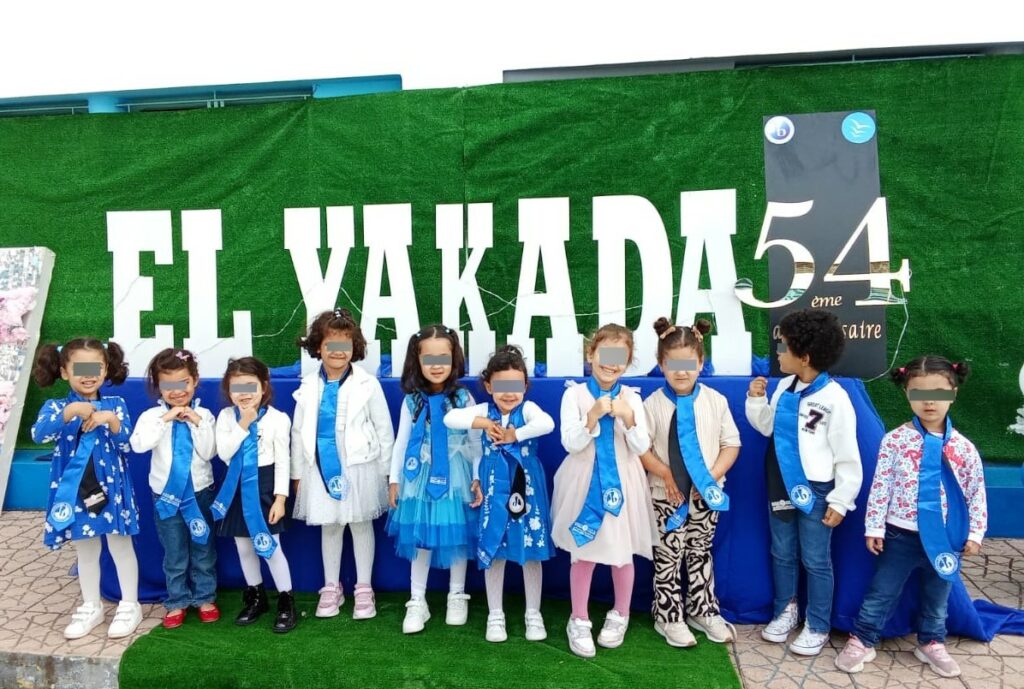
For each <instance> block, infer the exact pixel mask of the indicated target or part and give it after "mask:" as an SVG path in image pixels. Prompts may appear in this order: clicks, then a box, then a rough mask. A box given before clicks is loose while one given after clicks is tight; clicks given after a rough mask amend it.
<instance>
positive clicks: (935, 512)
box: [914, 416, 969, 581]
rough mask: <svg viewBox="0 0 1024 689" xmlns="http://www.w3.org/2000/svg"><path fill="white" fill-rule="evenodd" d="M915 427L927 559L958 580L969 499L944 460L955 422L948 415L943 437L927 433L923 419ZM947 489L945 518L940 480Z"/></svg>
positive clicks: (919, 501) (943, 574) (920, 515)
mask: <svg viewBox="0 0 1024 689" xmlns="http://www.w3.org/2000/svg"><path fill="white" fill-rule="evenodd" d="M914 427H915V428H917V431H918V433H920V434H921V438H922V439H923V441H924V451H923V453H922V455H921V467H920V470H919V477H918V491H917V528H918V531H919V532H920V534H921V543H922V545H924V551H925V553H927V554H928V560H929V561H930V562H931V563H932V567H934V568H935V571H936V572H937V573H938V575H939V576H940V577H942V578H943V579H945V580H946V581H956V580H957V577H958V576H959V573H960V551H961V550H963V548H964V543H966V541H967V533H968V528H969V527H968V517H967V501H966V500H965V499H964V494H963V491H962V490H961V489H960V484H959V482H957V480H956V474H955V473H953V469H952V467H950V466H949V464H948V463H947V462H946V461H944V460H943V457H942V450H943V448H945V446H946V443H948V442H949V437H950V435H951V434H952V432H953V422H952V421H950V419H949V417H948V416H947V417H946V431H945V433H944V434H943V436H942V438H937V437H935V436H934V435H932V434H931V433H929V432H927V431H926V430H925V429H924V427H923V426H922V425H921V421H920V419H918V418H917V417H916V416H915V417H914ZM940 480H941V482H942V487H943V488H945V490H946V520H945V523H943V519H942V497H941V494H940V493H939V482H940Z"/></svg>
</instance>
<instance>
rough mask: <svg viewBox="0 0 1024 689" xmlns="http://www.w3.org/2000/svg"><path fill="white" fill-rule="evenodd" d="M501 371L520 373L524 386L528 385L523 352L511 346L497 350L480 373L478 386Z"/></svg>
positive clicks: (487, 381) (528, 378)
mask: <svg viewBox="0 0 1024 689" xmlns="http://www.w3.org/2000/svg"><path fill="white" fill-rule="evenodd" d="M501 371H521V372H522V374H523V378H524V379H525V380H526V385H527V386H529V385H530V374H529V372H528V371H527V368H526V359H524V358H523V350H522V349H520V348H519V347H517V346H515V345H513V344H507V345H505V346H504V347H500V348H498V351H496V352H495V353H494V354H493V355H492V356H491V359H490V361H488V362H487V366H486V367H484V370H483V371H480V384H481V385H483V384H484V383H489V382H490V380H491V378H493V377H494V374H495V373H500V372H501Z"/></svg>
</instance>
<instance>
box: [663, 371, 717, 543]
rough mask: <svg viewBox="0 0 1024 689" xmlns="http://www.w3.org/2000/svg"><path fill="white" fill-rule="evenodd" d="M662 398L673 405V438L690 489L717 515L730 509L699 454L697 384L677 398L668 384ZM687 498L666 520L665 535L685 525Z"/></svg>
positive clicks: (698, 386)
mask: <svg viewBox="0 0 1024 689" xmlns="http://www.w3.org/2000/svg"><path fill="white" fill-rule="evenodd" d="M663 392H664V393H665V396H666V397H667V398H668V399H669V400H670V401H671V400H675V402H676V429H675V430H676V437H677V438H678V439H679V447H680V449H681V450H682V455H683V463H684V464H685V465H686V473H688V474H689V475H690V479H691V480H692V481H693V485H694V486H695V487H696V488H697V491H698V492H699V493H700V496H701V497H702V498H704V502H706V503H707V504H708V507H710V508H711V509H713V510H715V511H716V512H718V511H722V512H724V511H725V510H728V509H729V496H728V495H726V494H725V493H724V492H723V491H722V489H721V488H719V487H718V482H717V481H715V478H714V477H713V476H712V475H711V471H710V470H709V469H708V465H707V463H706V462H705V461H704V453H703V452H701V449H700V443H699V442H698V440H697V422H696V419H695V418H694V416H693V405H694V404H695V403H696V402H697V396H698V395H699V394H700V384H699V383H698V384H697V385H696V386H694V388H693V392H692V393H691V394H689V395H677V394H676V391H675V390H673V389H672V386H671V385H669V384H668V383H667V382H666V383H665V387H664V388H663ZM689 500H690V496H689V495H685V496H683V504H681V505H680V506H679V509H677V510H676V511H675V513H674V514H673V515H672V516H671V517H669V518H668V522H666V524H665V530H666V531H674V530H676V529H678V528H679V527H681V526H682V525H683V522H685V521H686V513H687V510H688V507H687V505H688V502H689Z"/></svg>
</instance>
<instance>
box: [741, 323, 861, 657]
mask: <svg viewBox="0 0 1024 689" xmlns="http://www.w3.org/2000/svg"><path fill="white" fill-rule="evenodd" d="M779 332H780V333H781V336H782V342H780V343H779V346H778V356H779V368H780V369H781V370H782V372H783V373H788V374H791V375H789V376H788V377H786V378H783V379H782V380H781V381H779V385H778V387H776V388H775V392H774V393H773V394H772V399H771V404H770V405H769V404H768V402H767V397H765V388H766V386H767V382H768V381H767V380H765V379H764V378H760V377H759V378H755V379H754V380H752V381H751V383H750V389H749V391H748V393H747V395H748V396H747V403H746V414H747V420H748V421H749V422H750V425H751V426H753V427H754V428H755V429H757V431H759V432H760V433H761V434H762V435H766V436H772V435H773V431H774V443H771V442H770V443H768V457H767V458H766V462H765V471H766V478H767V483H768V500H769V506H770V509H771V513H770V516H769V518H768V526H769V529H770V531H771V535H772V545H771V550H772V578H773V580H774V584H775V604H774V619H772V621H771V622H770V623H769V624H768V626H767V627H765V628H764V630H763V631H762V632H761V636H762V637H763V638H764V639H765V640H766V641H772V642H775V643H784V642H785V641H786V639H787V638H788V637H789V633H790V632H791V631H792V630H793V629H795V628H796V626H797V624H798V623H799V613H798V610H797V604H796V593H797V579H798V577H799V563H800V562H802V563H803V566H804V569H805V570H806V572H807V622H806V624H805V625H804V628H803V631H801V632H800V635H799V636H798V637H797V639H796V641H794V642H793V643H792V644H790V646H789V650H790V651H791V652H793V653H796V654H798V655H803V656H815V655H818V653H820V652H821V649H822V647H823V646H824V645H825V643H826V642H827V641H828V638H829V631H830V630H831V629H832V589H833V578H832V553H831V540H832V529H833V528H835V527H836V526H838V525H839V523H840V522H841V521H842V520H843V517H844V516H845V515H846V513H847V512H848V511H849V510H852V509H853V508H854V499H855V498H856V497H857V493H858V491H860V484H861V479H862V474H863V470H862V468H861V464H860V451H859V450H858V448H857V418H856V415H855V414H854V411H853V404H852V403H851V402H850V398H849V396H848V395H847V394H846V391H845V390H843V388H842V387H840V385H839V383H837V382H835V381H834V380H832V379H831V378H830V377H829V375H828V373H827V371H828V369H829V368H831V367H832V366H833V365H834V364H835V363H836V361H838V360H839V356H840V355H841V354H842V352H843V329H842V327H841V326H840V325H839V321H838V319H836V317H835V315H834V314H832V313H829V312H828V311H822V310H820V309H804V310H802V311H794V312H793V313H789V314H787V315H786V316H785V317H784V318H783V319H782V321H781V322H780V323H779Z"/></svg>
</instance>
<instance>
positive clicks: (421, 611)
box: [402, 598, 430, 634]
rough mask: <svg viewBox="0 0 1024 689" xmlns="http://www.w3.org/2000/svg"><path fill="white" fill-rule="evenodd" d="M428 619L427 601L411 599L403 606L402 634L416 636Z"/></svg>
mask: <svg viewBox="0 0 1024 689" xmlns="http://www.w3.org/2000/svg"><path fill="white" fill-rule="evenodd" d="M429 619H430V609H429V608H428V607H427V601H425V600H423V599H422V598H413V599H411V600H410V601H409V602H408V603H406V604H405V620H404V621H403V622H402V633H403V634H416V633H417V632H422V631H423V627H425V626H426V624H427V620H429Z"/></svg>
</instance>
